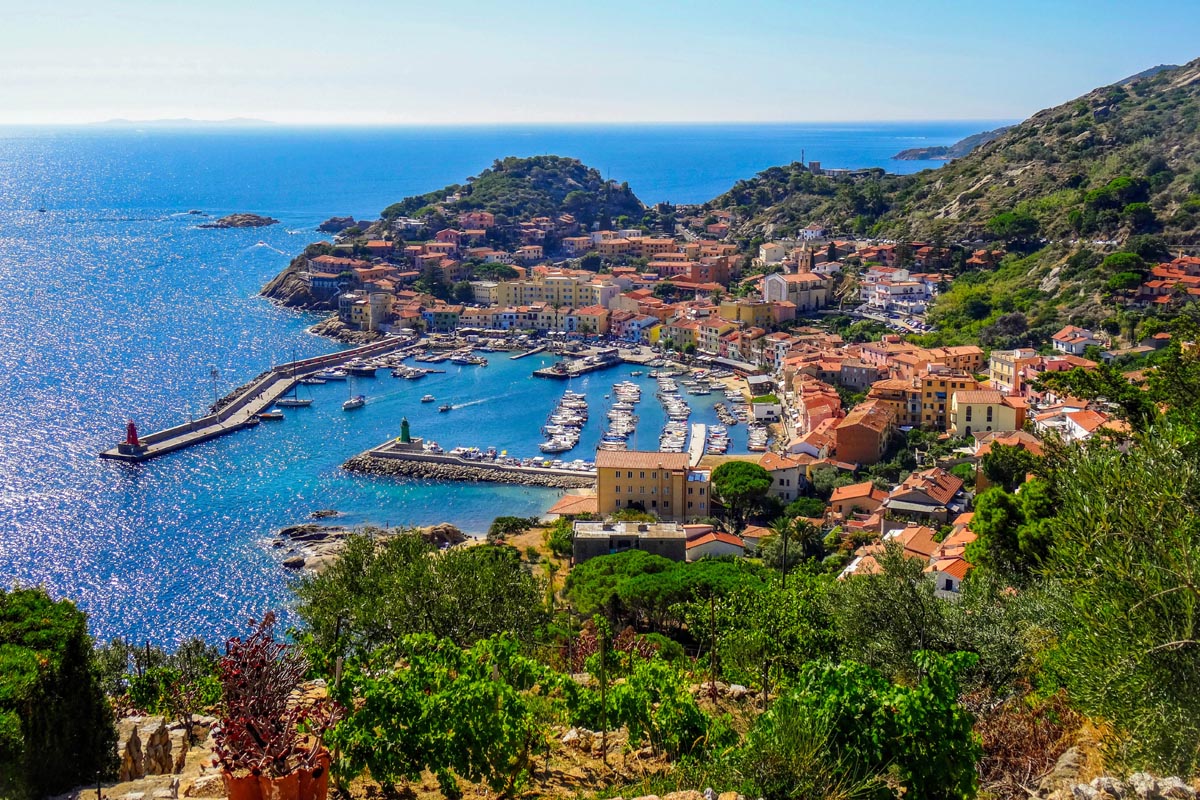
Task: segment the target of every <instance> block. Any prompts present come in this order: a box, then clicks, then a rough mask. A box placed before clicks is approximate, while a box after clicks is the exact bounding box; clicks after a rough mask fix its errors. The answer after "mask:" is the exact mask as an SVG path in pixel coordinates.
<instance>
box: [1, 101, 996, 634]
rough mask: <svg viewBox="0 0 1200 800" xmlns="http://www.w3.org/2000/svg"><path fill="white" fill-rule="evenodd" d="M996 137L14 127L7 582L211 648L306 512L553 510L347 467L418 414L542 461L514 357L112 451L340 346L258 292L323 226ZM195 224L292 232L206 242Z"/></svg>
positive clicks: (121, 628) (235, 623)
mask: <svg viewBox="0 0 1200 800" xmlns="http://www.w3.org/2000/svg"><path fill="white" fill-rule="evenodd" d="M996 124H998V123H996V122H994V121H974V122H961V123H945V122H933V123H904V124H861V125H844V124H839V125H782V124H781V125H708V126H696V125H687V126H683V125H678V126H676V125H659V126H650V127H632V126H587V127H584V126H578V127H576V126H561V127H539V128H517V127H505V128H489V127H463V128H411V129H406V128H372V129H366V128H364V129H354V128H349V129H343V128H336V129H335V128H329V129H317V128H311V129H294V128H282V127H274V126H271V127H261V128H225V127H217V126H214V127H195V128H158V127H153V126H151V127H147V128H144V129H139V128H137V127H136V126H129V127H119V128H105V127H77V128H60V129H49V128H46V129H42V128H0V285H2V286H3V290H4V294H5V298H4V300H3V302H2V305H0V309H2V310H0V345H2V346H0V371H2V373H3V374H4V376H5V386H6V390H5V391H4V392H2V393H0V440H2V441H3V443H4V444H3V447H2V448H0V586H9V585H15V584H25V585H29V584H40V585H44V586H45V587H46V588H47V589H48V590H50V591H51V592H52V593H53V594H54V595H56V596H60V597H66V598H70V599H72V600H74V601H77V602H78V603H80V604H81V605H82V606H83V607H84V608H85V609H86V610H87V611H88V613H89V615H90V620H91V626H92V630H93V633H94V634H95V635H96V636H97V637H98V638H101V639H108V638H111V637H114V636H127V637H130V638H131V639H133V640H134V641H139V642H141V641H150V642H153V643H155V644H160V645H165V646H168V647H170V646H173V645H175V644H177V643H178V642H180V641H181V640H182V639H185V638H187V637H189V636H192V635H199V636H203V637H205V638H207V639H210V640H214V641H216V640H219V639H220V638H222V637H224V636H226V635H228V634H230V633H231V632H233V631H235V630H237V629H238V628H239V627H240V624H241V622H242V621H243V620H244V619H245V618H246V617H247V616H249V615H252V614H256V613H261V612H262V611H263V610H265V609H268V608H274V609H284V608H285V607H286V604H287V602H288V585H287V583H288V575H287V574H285V571H284V570H283V569H282V568H281V567H280V566H279V558H280V556H279V554H278V552H277V551H273V550H272V548H271V547H270V546H269V538H270V536H271V534H272V532H273V531H275V530H277V529H278V528H280V527H281V526H284V525H288V524H293V523H297V522H303V521H305V520H306V518H307V517H308V515H309V514H310V513H311V512H313V511H315V510H318V509H335V510H337V511H339V512H342V514H343V515H344V516H343V517H342V518H341V519H340V520H339V522H343V523H346V524H363V523H375V524H391V525H400V524H413V525H424V524H432V523H437V522H442V521H449V522H453V523H455V524H457V525H459V526H460V527H462V528H463V529H465V530H468V531H472V532H481V531H483V530H485V529H486V527H487V524H488V523H489V522H490V520H491V519H492V518H493V517H495V516H497V515H500V514H517V515H532V514H537V513H540V512H542V511H544V510H545V509H546V508H547V507H548V506H549V505H550V504H551V503H552V502H553V501H554V499H555V497H556V496H557V493H556V492H553V491H551V490H540V489H529V488H522V487H505V486H490V485H457V484H439V483H431V482H419V481H408V482H400V481H394V480H379V479H369V478H363V477H357V476H351V475H348V474H346V473H344V472H342V471H341V470H340V469H339V465H340V464H341V463H342V462H343V461H345V459H347V458H348V457H349V456H351V455H354V454H355V453H358V452H360V451H362V450H365V449H367V448H368V447H371V446H373V445H375V444H378V443H380V442H381V441H383V440H384V439H386V438H388V437H389V436H394V435H395V434H396V433H397V431H398V427H399V422H400V419H401V417H403V416H407V417H408V418H409V419H410V420H411V422H412V428H413V432H414V434H415V435H420V436H425V437H426V438H431V439H435V440H437V441H438V442H440V443H441V444H442V445H443V446H444V447H447V448H449V447H453V446H455V445H476V446H488V445H494V446H497V447H499V448H502V449H508V450H509V451H510V452H513V453H519V454H526V453H527V454H533V453H535V452H536V444H537V442H538V441H539V440H540V437H539V429H540V427H541V425H542V423H543V421H544V418H545V416H546V415H547V413H549V411H550V409H551V408H552V407H553V405H554V403H555V401H556V399H557V398H558V397H559V396H560V395H561V392H562V390H563V388H565V387H564V385H563V384H561V383H558V382H550V381H542V380H537V379H534V378H532V377H531V376H530V372H531V371H532V370H533V369H534V368H536V367H538V366H541V365H542V364H544V363H546V360H545V359H541V360H539V359H538V358H528V359H523V360H520V361H510V360H509V359H508V358H507V357H506V356H505V355H503V354H492V355H491V357H490V361H491V364H490V366H488V367H486V368H481V367H458V366H454V365H445V368H446V369H447V373H446V374H444V375H435V376H430V377H429V378H427V379H425V380H422V381H402V380H396V379H393V378H391V377H389V376H387V375H386V374H384V373H380V377H379V378H376V379H374V380H369V379H362V380H360V381H359V382H358V383H357V384H356V386H354V387H353V389H354V390H355V391H361V392H363V393H365V394H366V395H368V397H369V398H370V399H369V402H368V405H367V407H366V408H364V409H363V410H361V411H358V412H355V413H352V414H350V413H344V412H342V411H341V408H340V405H341V401H342V400H343V399H344V396H345V394H346V393H347V392H349V391H350V390H351V387H347V386H345V385H338V384H329V385H327V386H323V387H314V390H313V397H314V400H315V402H314V404H313V406H312V407H310V408H308V409H298V410H292V411H289V412H288V418H287V420H286V421H285V422H283V423H278V424H263V425H261V426H259V428H257V429H254V430H249V431H243V432H240V433H237V434H233V435H231V436H227V437H225V438H222V439H218V440H215V441H212V442H209V443H207V444H205V445H202V446H199V447H196V448H193V449H190V450H187V451H183V452H180V453H177V454H173V455H171V456H168V457H165V458H162V459H158V460H155V461H153V462H149V463H147V464H142V465H133V466H131V465H126V464H119V463H112V462H106V461H101V460H100V459H98V458H97V457H96V454H97V453H98V452H99V451H100V450H102V449H104V448H106V447H109V446H111V445H112V444H113V443H114V442H115V441H116V440H117V439H118V438H119V437H120V436H121V434H122V432H123V430H124V425H125V422H126V420H128V419H133V420H135V421H136V422H137V424H138V426H139V428H140V429H141V430H143V431H149V430H154V429H157V428H160V427H165V426H169V425H172V424H176V423H178V422H181V421H183V420H185V419H186V418H187V417H188V416H189V415H190V414H198V413H200V412H202V410H203V408H204V407H205V405H206V404H208V403H210V402H211V401H212V399H213V397H214V396H215V395H221V394H224V393H225V392H227V391H228V390H229V389H231V388H233V387H235V386H238V385H240V384H241V383H244V382H245V381H246V380H248V379H249V378H251V377H253V376H254V375H256V374H257V373H259V372H260V371H261V370H263V369H264V368H265V367H266V366H268V365H269V364H271V363H278V362H281V361H284V360H288V359H290V358H292V357H293V356H296V357H303V356H309V355H315V354H319V353H323V352H329V351H332V350H334V349H337V345H335V344H333V343H331V342H328V341H325V340H322V339H318V338H316V337H313V336H311V335H309V334H307V333H305V329H306V328H307V327H308V326H309V325H311V324H312V323H313V322H315V321H316V318H315V317H313V316H310V315H305V314H300V313H294V312H289V311H285V310H281V309H277V308H274V307H273V306H271V305H270V304H269V303H267V302H265V301H264V300H262V299H261V298H259V297H258V296H257V292H258V290H259V288H260V287H261V286H262V285H263V284H264V283H265V282H266V281H267V280H269V279H270V278H271V276H273V275H274V274H275V273H277V272H278V271H279V270H280V269H282V268H283V267H284V266H285V265H286V264H287V263H288V261H289V260H290V259H291V258H292V257H293V256H295V255H296V253H298V252H299V251H300V250H301V249H302V248H303V247H304V245H305V244H307V243H308V242H310V241H314V240H316V239H318V238H321V236H320V234H318V233H317V231H316V230H315V228H316V226H317V225H318V224H319V223H320V222H321V221H322V220H324V219H326V218H328V217H330V216H333V215H339V216H341V215H347V214H350V215H354V216H356V217H359V218H364V217H365V218H373V217H375V216H377V215H378V214H379V212H380V211H381V210H382V209H383V208H384V207H385V206H387V205H388V204H389V203H392V202H395V201H396V200H399V199H401V198H403V197H405V196H407V195H410V194H414V193H419V192H425V191H429V190H432V189H436V188H439V187H440V186H443V185H445V184H447V183H453V182H461V181H462V180H463V179H464V178H465V177H466V176H468V175H473V174H476V173H478V172H479V171H480V170H482V169H483V168H485V167H487V166H488V165H489V164H490V163H491V162H492V161H493V160H494V159H496V158H501V157H504V156H508V155H518V156H526V155H537V154H545V153H555V154H559V155H567V156H574V157H578V158H580V159H582V160H584V161H585V162H586V163H588V164H591V165H593V166H595V167H597V168H598V169H600V170H601V171H602V172H603V173H604V174H605V175H606V176H607V177H611V178H613V179H616V180H622V181H628V182H629V184H630V186H631V187H632V188H633V190H634V192H635V193H636V194H637V195H638V196H639V197H640V198H641V199H642V200H644V201H646V202H655V201H660V200H669V201H673V202H678V203H692V202H702V201H704V200H707V199H710V198H711V197H714V196H716V195H718V194H720V193H721V192H723V191H725V190H726V189H727V188H728V187H729V186H730V185H732V184H733V183H734V182H735V181H736V180H738V179H741V178H746V177H749V176H751V175H753V174H754V173H755V172H757V171H759V170H762V169H765V168H767V167H769V166H772V165H775V164H783V163H788V162H791V161H797V160H800V158H801V155H802V154H803V155H804V157H805V158H806V159H807V160H816V161H821V162H822V164H823V165H824V166H826V167H850V168H854V167H866V166H882V167H884V168H885V169H888V170H890V171H913V170H917V169H923V168H929V167H935V166H937V164H936V163H922V162H897V161H892V160H891V159H890V156H891V155H892V154H893V153H895V152H897V151H899V150H901V149H904V148H908V147H915V146H925V145H936V144H950V143H953V142H954V141H957V140H958V139H960V138H962V137H963V136H966V135H969V134H972V133H976V132H978V131H981V130H986V129H989V128H992V127H995V126H996ZM39 209H45V210H44V212H43V211H39ZM192 209H197V210H200V211H203V212H204V213H205V214H209V215H211V216H213V217H217V216H221V215H224V214H228V213H232V212H241V211H248V212H255V213H260V214H268V215H271V216H273V217H276V218H278V219H280V220H281V224H279V225H275V226H271V227H269V228H260V229H250V230H203V229H199V228H198V227H197V224H198V222H199V220H198V219H197V217H195V216H193V215H189V214H188V213H187V212H188V211H189V210H192ZM628 371H629V368H619V369H615V370H611V371H608V372H602V373H596V374H593V375H591V376H588V377H587V378H586V379H584V380H583V381H578V382H577V383H578V384H581V385H582V387H583V388H582V390H584V391H587V392H588V394H589V396H590V397H592V398H593V399H594V400H595V404H596V405H594V407H593V422H592V423H591V425H592V428H591V430H590V432H589V434H588V437H585V440H584V441H585V443H587V442H594V441H595V439H596V437H597V436H598V435H599V430H600V428H601V427H602V422H603V406H602V405H600V404H602V403H603V402H604V394H606V393H608V391H609V388H610V387H611V384H612V382H613V381H616V380H619V379H622V378H624V377H626V376H627V373H628ZM214 374H215V377H214ZM572 388H577V389H578V388H580V387H579V386H574V387H572ZM425 393H431V394H434V395H436V396H437V397H438V399H439V401H442V400H448V401H451V402H453V403H455V404H461V405H462V406H464V407H462V408H459V409H456V410H455V411H453V412H451V413H449V414H438V413H437V412H436V409H434V408H433V407H431V406H430V405H422V404H421V403H420V402H419V397H420V396H421V395H422V394H425ZM720 399H721V398H720V397H719V396H717V395H714V396H711V397H708V398H694V401H696V402H693V406H694V407H695V408H697V409H698V413H697V418H698V419H699V421H710V422H711V421H715V417H713V416H712V413H711V403H712V402H715V401H717V400H720ZM700 400H705V401H706V402H705V403H703V404H701V403H700V402H698V401H700ZM701 405H703V406H704V409H700V406H701ZM657 409H658V407H657V404H656V401H655V399H654V396H653V392H652V391H647V392H645V393H644V398H643V401H642V425H641V427H640V428H639V432H638V437H639V440H638V442H637V444H639V445H640V446H643V447H653V446H654V445H655V442H656V438H657V429H658V427H659V426H661V422H662V419H661V412H660V411H658V410H657ZM742 435H744V434H742ZM738 441H739V442H742V443H744V440H741V439H740V438H739V439H738ZM570 457H590V454H589V453H586V452H580V451H578V450H577V451H576V452H574V453H572V454H570Z"/></svg>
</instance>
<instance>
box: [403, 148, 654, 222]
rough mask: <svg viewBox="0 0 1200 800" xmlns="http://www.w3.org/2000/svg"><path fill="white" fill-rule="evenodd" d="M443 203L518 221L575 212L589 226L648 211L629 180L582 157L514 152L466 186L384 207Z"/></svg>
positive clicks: (412, 211) (428, 208) (408, 209)
mask: <svg viewBox="0 0 1200 800" xmlns="http://www.w3.org/2000/svg"><path fill="white" fill-rule="evenodd" d="M454 198H456V199H454ZM439 206H440V207H443V208H445V209H446V210H448V211H449V212H451V213H455V214H457V213H459V212H463V211H488V212H491V213H492V214H496V215H497V216H502V217H504V218H508V219H513V220H516V219H528V218H530V217H537V216H551V217H557V216H558V215H560V214H571V215H573V216H574V217H575V218H576V219H577V220H579V221H580V222H581V223H583V224H585V225H591V224H592V223H593V222H597V221H603V222H606V223H607V225H606V226H605V227H608V226H611V225H612V224H613V222H614V221H615V220H617V219H619V218H622V217H624V218H625V221H626V222H628V223H630V224H635V225H636V224H639V223H640V222H641V220H642V215H643V213H644V208H643V206H642V203H641V201H640V200H638V199H637V197H635V196H634V194H633V191H632V190H630V188H629V184H627V183H620V184H618V183H616V182H614V181H606V180H604V178H603V176H601V175H600V173H599V171H597V170H595V169H593V168H591V167H588V166H585V165H584V164H583V163H581V162H580V161H579V160H577V159H574V158H562V157H560V156H533V157H531V158H516V157H511V156H510V157H509V158H504V159H498V160H497V161H495V162H494V163H493V164H492V166H491V167H489V168H488V169H485V170H484V171H483V172H481V173H479V175H477V176H475V177H473V178H468V179H467V182H466V183H465V184H463V185H458V184H454V185H451V186H447V187H445V188H443V189H439V190H437V191H435V192H429V193H427V194H422V195H416V196H413V197H408V198H406V199H404V200H401V201H400V202H399V203H394V204H392V205H390V206H388V207H387V208H385V209H384V210H383V217H384V219H394V218H396V217H399V216H416V217H420V216H424V215H427V214H430V213H435V212H434V209H435V208H436V207H439Z"/></svg>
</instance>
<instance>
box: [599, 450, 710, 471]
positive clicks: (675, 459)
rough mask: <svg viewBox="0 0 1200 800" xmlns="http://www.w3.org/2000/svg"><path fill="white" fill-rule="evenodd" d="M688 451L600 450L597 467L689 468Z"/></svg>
mask: <svg viewBox="0 0 1200 800" xmlns="http://www.w3.org/2000/svg"><path fill="white" fill-rule="evenodd" d="M688 463H689V462H688V454H687V453H659V452H657V451H654V450H599V451H597V452H596V468H597V469H667V470H685V469H687V468H688Z"/></svg>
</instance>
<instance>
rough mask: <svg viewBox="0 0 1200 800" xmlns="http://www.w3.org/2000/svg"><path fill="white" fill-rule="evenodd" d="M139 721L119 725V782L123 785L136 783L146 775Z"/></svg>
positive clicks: (125, 721)
mask: <svg viewBox="0 0 1200 800" xmlns="http://www.w3.org/2000/svg"><path fill="white" fill-rule="evenodd" d="M138 721H139V720H138V718H136V717H135V718H129V719H123V720H121V721H120V723H118V725H117V761H118V768H117V780H118V781H119V782H121V783H125V782H127V781H135V780H137V779H138V778H142V777H145V775H146V771H145V768H144V767H143V759H142V738H141V736H139V735H138Z"/></svg>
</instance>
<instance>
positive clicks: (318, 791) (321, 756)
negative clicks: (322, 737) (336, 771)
mask: <svg viewBox="0 0 1200 800" xmlns="http://www.w3.org/2000/svg"><path fill="white" fill-rule="evenodd" d="M329 762H330V759H329V751H327V750H323V751H321V752H320V753H318V754H317V758H316V766H315V767H313V768H312V770H311V771H310V770H300V800H325V799H326V798H327V797H328V796H329Z"/></svg>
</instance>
